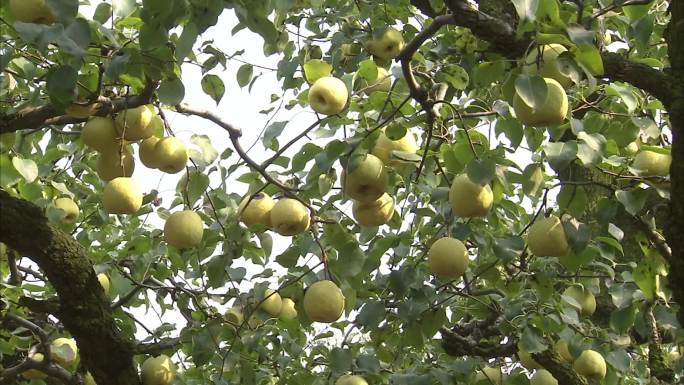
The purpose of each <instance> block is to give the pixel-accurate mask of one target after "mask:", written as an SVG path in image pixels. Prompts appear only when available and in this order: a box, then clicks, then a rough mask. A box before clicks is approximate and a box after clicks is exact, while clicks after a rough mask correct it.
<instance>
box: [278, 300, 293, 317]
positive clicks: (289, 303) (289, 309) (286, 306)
mask: <svg viewBox="0 0 684 385" xmlns="http://www.w3.org/2000/svg"><path fill="white" fill-rule="evenodd" d="M278 318H280V319H281V320H285V321H287V320H291V319H295V318H297V309H295V303H294V301H293V300H292V299H290V298H283V306H282V308H281V309H280V314H278Z"/></svg>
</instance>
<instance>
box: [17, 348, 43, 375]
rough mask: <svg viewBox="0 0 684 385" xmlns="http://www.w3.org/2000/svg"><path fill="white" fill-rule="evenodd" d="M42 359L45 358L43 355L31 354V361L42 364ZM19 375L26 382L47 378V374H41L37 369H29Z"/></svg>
mask: <svg viewBox="0 0 684 385" xmlns="http://www.w3.org/2000/svg"><path fill="white" fill-rule="evenodd" d="M44 358H45V356H43V353H33V354H31V359H32V360H34V361H38V362H43V359H44ZM21 375H22V377H24V378H25V379H27V380H42V379H45V378H47V374H45V373H43V372H41V371H40V370H38V369H29V370H27V371H25V372H22V373H21Z"/></svg>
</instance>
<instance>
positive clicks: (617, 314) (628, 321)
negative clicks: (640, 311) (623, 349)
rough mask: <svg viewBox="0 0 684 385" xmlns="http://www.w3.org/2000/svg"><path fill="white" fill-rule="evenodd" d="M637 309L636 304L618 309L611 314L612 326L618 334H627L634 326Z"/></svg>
mask: <svg viewBox="0 0 684 385" xmlns="http://www.w3.org/2000/svg"><path fill="white" fill-rule="evenodd" d="M636 311H637V308H636V306H635V305H634V304H631V305H630V306H627V307H625V308H624V309H617V310H615V311H613V312H612V313H611V314H610V326H611V327H612V328H613V329H614V330H615V331H616V332H618V333H620V334H625V333H627V331H628V330H629V329H630V328H631V327H632V325H634V320H635V319H636V313H637V312H636Z"/></svg>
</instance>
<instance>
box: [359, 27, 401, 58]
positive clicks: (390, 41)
mask: <svg viewBox="0 0 684 385" xmlns="http://www.w3.org/2000/svg"><path fill="white" fill-rule="evenodd" d="M403 48H404V36H403V35H402V34H401V32H400V31H398V30H396V29H395V28H392V27H390V28H387V29H386V30H385V32H384V33H383V34H382V35H381V36H380V38H378V39H374V40H371V41H369V42H367V43H366V49H368V51H369V52H370V53H371V54H373V56H377V57H378V58H380V59H382V60H392V59H394V58H395V57H397V55H399V52H401V50H402V49H403Z"/></svg>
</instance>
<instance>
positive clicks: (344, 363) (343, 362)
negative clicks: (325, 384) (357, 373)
mask: <svg viewBox="0 0 684 385" xmlns="http://www.w3.org/2000/svg"><path fill="white" fill-rule="evenodd" d="M328 361H329V362H330V370H332V372H333V373H342V372H348V371H349V369H351V364H352V352H351V351H350V350H349V349H341V348H333V349H332V350H331V351H330V355H329V356H328Z"/></svg>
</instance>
